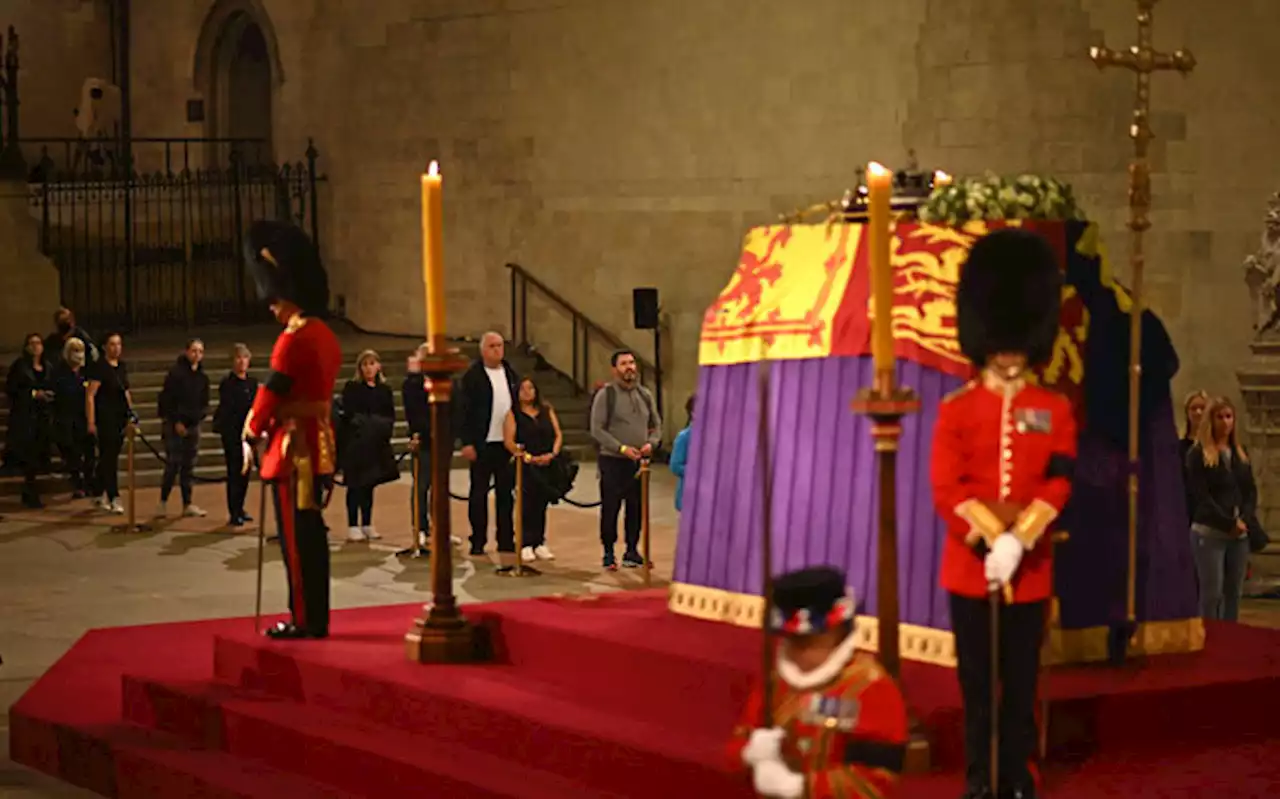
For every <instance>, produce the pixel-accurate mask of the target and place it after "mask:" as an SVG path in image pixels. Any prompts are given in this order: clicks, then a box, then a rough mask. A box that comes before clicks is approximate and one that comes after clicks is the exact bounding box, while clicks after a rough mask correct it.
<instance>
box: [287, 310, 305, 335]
mask: <svg viewBox="0 0 1280 799" xmlns="http://www.w3.org/2000/svg"><path fill="white" fill-rule="evenodd" d="M306 326H307V317H305V316H303V315H302V314H298V315H297V316H295V317H293V318H292V319H290V320H289V324H287V325H285V328H284V332H286V333H297V332H298V331H299V330H301V329H302V328H304V327H306Z"/></svg>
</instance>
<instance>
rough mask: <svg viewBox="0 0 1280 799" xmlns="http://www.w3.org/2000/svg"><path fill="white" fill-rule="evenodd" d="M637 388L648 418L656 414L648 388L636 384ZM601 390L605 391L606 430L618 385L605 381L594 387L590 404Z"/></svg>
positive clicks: (612, 411) (615, 401)
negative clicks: (647, 411) (647, 412)
mask: <svg viewBox="0 0 1280 799" xmlns="http://www.w3.org/2000/svg"><path fill="white" fill-rule="evenodd" d="M637 388H638V389H639V390H640V397H641V398H642V399H644V404H645V407H647V408H648V409H649V418H650V419H652V418H653V417H654V416H656V415H657V408H655V407H654V404H653V394H651V393H650V392H649V389H647V388H645V387H644V386H637ZM601 391H604V392H606V393H605V397H604V429H605V430H608V429H609V428H610V427H612V426H613V414H614V410H615V409H616V408H617V407H618V387H617V386H616V385H614V384H613V383H606V384H605V385H603V386H601V387H600V388H598V389H596V393H595V394H592V395H591V405H592V406H594V405H595V404H596V394H599V393H600V392H601ZM599 449H600V442H596V450H597V451H599Z"/></svg>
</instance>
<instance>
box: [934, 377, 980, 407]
mask: <svg viewBox="0 0 1280 799" xmlns="http://www.w3.org/2000/svg"><path fill="white" fill-rule="evenodd" d="M977 385H978V381H977V380H970V381H969V382H967V383H965V384H964V385H963V386H960V388H957V389H956V390H955V391H951V392H949V393H948V394H947V395H946V396H945V397H943V398H942V401H943V402H951V401H952V400H953V399H956V398H957V397H962V396H964V395H965V394H968V393H969V392H970V391H972V390H973V389H974V387H975V386H977Z"/></svg>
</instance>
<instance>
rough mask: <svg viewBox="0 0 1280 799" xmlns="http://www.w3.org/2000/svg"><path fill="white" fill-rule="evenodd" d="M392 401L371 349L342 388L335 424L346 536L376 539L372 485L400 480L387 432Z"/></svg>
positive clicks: (391, 425) (393, 420)
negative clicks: (344, 496) (339, 414)
mask: <svg viewBox="0 0 1280 799" xmlns="http://www.w3.org/2000/svg"><path fill="white" fill-rule="evenodd" d="M395 425H396V402H395V397H394V396H393V395H392V393H391V388H390V387H389V386H388V385H387V381H386V378H385V377H383V375H382V360H381V358H379V357H378V353H377V352H375V351H373V350H365V351H364V352H362V353H360V357H359V358H357V359H356V373H355V375H353V376H352V378H351V379H350V380H348V381H347V384H346V385H345V386H344V387H343V389H342V422H341V424H340V425H339V427H338V466H339V468H340V470H341V471H342V479H343V484H344V485H345V486H346V489H347V528H348V529H347V540H348V541H353V542H354V541H376V540H377V539H379V538H381V537H382V536H380V535H378V531H377V530H376V529H375V528H374V526H373V489H374V488H376V487H378V486H380V485H382V484H383V483H391V482H394V481H396V480H398V479H400V471H399V469H398V468H397V467H396V456H395V453H394V452H392V450H391V433H392V431H393V430H394V429H395Z"/></svg>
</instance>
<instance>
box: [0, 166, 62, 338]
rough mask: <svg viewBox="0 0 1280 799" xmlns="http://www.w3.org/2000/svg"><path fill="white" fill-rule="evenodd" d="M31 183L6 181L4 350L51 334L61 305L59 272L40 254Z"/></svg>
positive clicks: (1, 204) (0, 309)
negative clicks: (34, 335) (31, 336)
mask: <svg viewBox="0 0 1280 799" xmlns="http://www.w3.org/2000/svg"><path fill="white" fill-rule="evenodd" d="M28 206H29V202H28V200H27V186H26V184H25V183H15V182H11V181H0V241H2V242H4V248H5V249H4V253H5V259H4V265H3V267H2V268H0V297H2V298H3V300H0V303H2V304H0V350H3V351H4V352H17V351H18V350H20V349H21V348H22V343H23V341H24V339H25V338H26V336H27V334H29V333H40V334H41V335H43V334H45V333H48V332H49V331H50V330H51V329H53V328H52V325H53V312H54V311H55V310H56V309H57V307H58V296H59V283H58V269H57V267H55V266H54V265H53V263H52V262H51V261H49V259H48V258H45V257H44V256H43V255H41V254H40V249H39V247H38V246H37V238H38V236H39V232H40V229H39V224H38V223H37V222H36V221H35V220H34V219H32V218H31V212H30V209H29V207H28Z"/></svg>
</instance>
